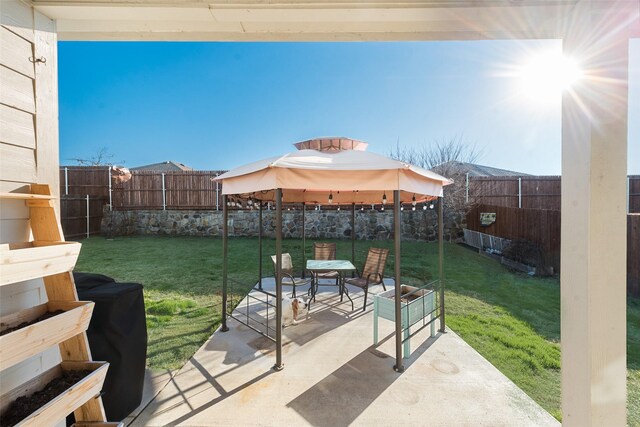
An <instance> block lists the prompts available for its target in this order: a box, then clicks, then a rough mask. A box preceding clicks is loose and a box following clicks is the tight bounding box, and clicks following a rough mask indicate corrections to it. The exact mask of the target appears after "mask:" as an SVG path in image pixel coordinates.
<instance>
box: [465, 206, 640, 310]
mask: <svg viewBox="0 0 640 427" xmlns="http://www.w3.org/2000/svg"><path fill="white" fill-rule="evenodd" d="M481 212H492V213H495V214H496V221H495V222H494V223H493V224H491V225H489V226H487V227H484V226H482V225H481V224H480V213H481ZM467 228H468V229H469V230H473V231H478V232H481V233H486V234H490V235H492V236H496V237H502V238H505V239H509V240H526V241H528V242H532V243H534V244H536V245H537V246H538V247H539V248H540V249H541V250H542V252H543V255H544V257H543V263H544V264H545V267H546V266H551V267H553V269H554V271H555V272H559V271H560V211H554V210H548V209H519V208H510V207H505V206H489V205H476V206H474V207H473V208H472V209H471V210H470V211H469V212H468V213H467ZM627 291H628V292H629V294H631V295H634V296H636V297H640V214H630V215H627Z"/></svg>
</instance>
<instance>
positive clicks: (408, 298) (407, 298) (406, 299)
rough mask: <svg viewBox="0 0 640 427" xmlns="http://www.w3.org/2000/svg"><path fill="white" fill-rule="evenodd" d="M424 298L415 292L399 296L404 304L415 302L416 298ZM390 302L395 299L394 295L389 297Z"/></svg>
mask: <svg viewBox="0 0 640 427" xmlns="http://www.w3.org/2000/svg"><path fill="white" fill-rule="evenodd" d="M422 296H424V295H423V294H420V293H419V292H416V293H415V294H402V295H400V301H404V302H411V301H414V300H417V299H418V298H420V297H422ZM389 299H390V300H394V299H396V296H395V295H391V296H389Z"/></svg>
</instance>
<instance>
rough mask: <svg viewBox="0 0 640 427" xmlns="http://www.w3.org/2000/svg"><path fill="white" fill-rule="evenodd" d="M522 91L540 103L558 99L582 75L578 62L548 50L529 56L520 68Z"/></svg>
mask: <svg viewBox="0 0 640 427" xmlns="http://www.w3.org/2000/svg"><path fill="white" fill-rule="evenodd" d="M518 77H519V86H520V91H521V93H522V94H523V95H524V96H525V97H526V98H527V99H528V100H531V101H536V102H540V103H546V102H552V101H555V100H558V99H559V97H560V95H561V94H562V92H563V91H565V90H568V89H570V88H571V86H572V85H573V84H575V83H576V82H577V81H578V80H579V79H580V78H581V77H582V71H581V70H580V67H579V66H578V63H577V62H576V61H574V60H572V59H570V58H567V57H565V56H563V55H562V54H561V53H559V52H558V53H556V52H547V53H541V54H538V55H535V56H532V57H530V58H529V60H528V61H526V62H525V63H524V64H523V65H522V66H521V67H520V68H519V70H518Z"/></svg>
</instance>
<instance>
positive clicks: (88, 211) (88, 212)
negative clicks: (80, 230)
mask: <svg viewBox="0 0 640 427" xmlns="http://www.w3.org/2000/svg"><path fill="white" fill-rule="evenodd" d="M89 210H90V209H89V195H88V194H87V239H88V238H89Z"/></svg>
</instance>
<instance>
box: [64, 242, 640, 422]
mask: <svg viewBox="0 0 640 427" xmlns="http://www.w3.org/2000/svg"><path fill="white" fill-rule="evenodd" d="M371 245H375V246H380V247H388V248H391V247H392V242H380V241H376V242H357V249H356V264H357V265H360V264H362V262H363V260H364V257H365V256H366V250H367V248H368V247H369V246H371ZM257 247H258V246H257V240H256V239H241V238H238V239H233V240H231V242H230V245H229V251H230V256H229V271H230V293H231V298H232V300H233V301H238V300H239V299H241V298H242V297H243V296H244V295H245V294H246V292H247V291H248V290H249V289H250V288H251V286H253V284H254V283H255V281H256V279H257V277H258V265H257V262H256V260H257V256H258V249H257ZM310 247H311V242H308V243H307V253H308V254H310V253H311V249H310ZM301 248H302V245H301V241H299V240H285V242H284V251H285V252H290V253H291V254H292V256H293V261H294V266H301V265H302V259H301V253H302V251H301ZM272 253H274V242H273V241H272V240H265V242H264V252H263V254H264V256H263V260H262V268H263V275H264V276H267V275H271V274H272V271H273V269H272V267H271V262H270V260H269V259H268V257H267V255H270V254H272ZM350 255H351V244H350V242H348V241H338V258H350ZM76 270H77V271H89V272H96V273H102V274H107V275H109V276H112V277H115V278H116V279H118V280H119V281H128V282H140V283H142V284H143V285H144V286H145V288H144V293H145V304H146V311H147V327H148V331H149V350H148V365H149V366H150V367H151V368H164V369H177V368H179V367H180V366H182V365H183V364H184V363H185V362H186V361H187V360H188V358H189V357H190V356H191V355H192V354H193V353H194V352H195V351H196V350H197V349H198V348H199V347H200V346H201V345H202V344H203V343H204V342H205V340H206V339H207V338H208V337H209V336H210V335H211V333H212V332H213V331H214V330H215V328H217V326H218V325H219V322H220V312H221V310H220V308H221V296H220V292H221V286H222V249H221V241H220V239H214V238H197V237H193V238H190V237H179V238H176V237H122V238H117V239H114V240H106V239H103V238H92V239H88V240H84V241H83V249H82V251H81V253H80V259H79V261H78V265H77V267H76ZM392 272H393V257H390V259H389V263H388V266H387V275H391V274H392ZM402 272H403V280H404V281H406V283H412V282H414V283H424V282H427V281H429V280H432V279H434V278H435V277H436V276H437V245H435V244H425V243H417V242H403V245H402ZM445 275H446V278H447V294H446V297H447V299H446V304H447V325H448V326H449V327H451V329H453V330H454V331H455V332H456V333H458V334H459V335H460V336H461V337H462V338H464V340H465V341H466V342H467V343H469V344H470V345H471V346H472V347H473V348H475V349H476V350H477V351H478V352H479V353H480V354H482V355H483V356H484V357H485V358H486V359H487V360H489V361H490V362H491V363H492V364H493V365H494V366H496V367H497V368H498V369H499V370H500V371H502V372H503V373H504V374H505V375H506V376H507V377H509V378H510V379H511V380H512V381H513V382H514V383H516V384H517V385H518V386H519V387H520V388H522V389H523V390H524V391H525V392H526V393H527V394H528V395H529V396H531V397H532V398H533V399H534V400H535V401H536V402H538V403H539V404H540V405H541V406H542V407H543V408H545V409H546V410H547V411H549V412H550V413H551V414H552V415H554V416H555V417H556V418H558V419H560V414H561V412H560V344H559V340H560V291H559V282H558V279H556V278H535V277H529V276H527V275H523V274H516V273H513V272H510V271H509V270H507V269H505V268H503V267H502V266H501V265H500V264H498V263H497V262H495V261H494V260H492V259H489V258H488V257H485V256H482V255H479V254H477V253H475V252H473V251H470V250H468V249H466V248H464V247H461V246H457V245H448V244H447V245H445ZM627 329H628V340H627V345H628V350H627V359H628V360H627V366H628V414H629V415H628V418H629V419H628V422H629V425H631V426H640V300H638V299H629V303H628V310H627Z"/></svg>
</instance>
